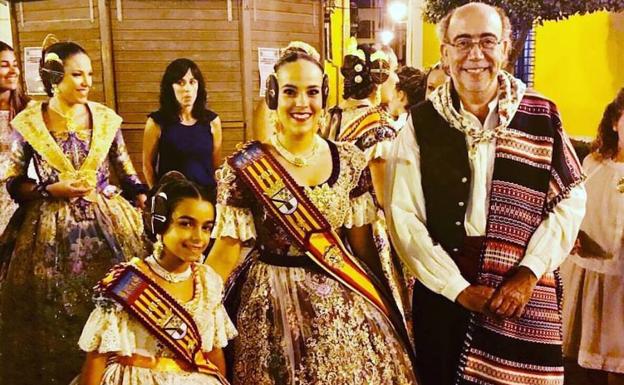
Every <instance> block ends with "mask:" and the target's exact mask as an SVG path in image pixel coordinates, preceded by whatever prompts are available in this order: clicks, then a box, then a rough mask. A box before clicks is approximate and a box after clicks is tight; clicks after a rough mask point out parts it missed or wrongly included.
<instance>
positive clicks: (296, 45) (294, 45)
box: [282, 40, 321, 61]
mask: <svg viewBox="0 0 624 385" xmlns="http://www.w3.org/2000/svg"><path fill="white" fill-rule="evenodd" d="M289 49H300V50H302V51H303V52H305V53H306V54H308V55H310V56H312V57H313V58H314V59H315V60H316V61H320V60H321V55H320V54H319V53H318V51H317V50H316V49H315V48H314V47H312V46H311V45H310V44H308V43H306V42H303V41H298V40H294V41H291V42H290V43H288V46H287V47H286V48H284V49H283V50H282V53H284V52H286V51H288V50H289Z"/></svg>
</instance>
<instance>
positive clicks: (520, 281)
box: [488, 266, 537, 318]
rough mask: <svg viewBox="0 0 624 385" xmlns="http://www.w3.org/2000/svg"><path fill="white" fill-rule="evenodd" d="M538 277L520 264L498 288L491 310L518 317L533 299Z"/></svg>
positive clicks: (505, 316) (498, 313) (504, 315)
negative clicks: (532, 295)
mask: <svg viewBox="0 0 624 385" xmlns="http://www.w3.org/2000/svg"><path fill="white" fill-rule="evenodd" d="M536 284H537V277H536V276H535V275H534V274H533V272H532V271H531V270H530V269H528V268H526V267H523V266H520V267H518V268H517V269H516V271H515V272H514V273H513V274H512V275H511V276H509V277H507V278H506V279H505V280H504V281H503V283H502V284H501V285H500V286H499V288H498V289H497V290H496V292H495V293H494V295H493V296H492V300H491V301H490V305H489V309H488V310H489V311H490V312H491V313H492V314H494V315H496V316H499V317H503V318H518V317H520V316H521V315H522V313H524V307H525V306H526V304H527V303H529V300H530V299H531V294H533V289H535V285H536Z"/></svg>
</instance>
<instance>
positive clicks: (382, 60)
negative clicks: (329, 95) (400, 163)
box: [329, 39, 411, 331]
mask: <svg viewBox="0 0 624 385" xmlns="http://www.w3.org/2000/svg"><path fill="white" fill-rule="evenodd" d="M395 69H396V62H395V60H392V58H391V57H390V56H388V55H387V54H386V53H385V52H383V51H382V50H377V49H375V48H374V47H373V46H370V45H368V44H360V45H357V42H356V41H355V40H354V39H352V40H351V42H350V45H349V48H348V50H347V54H346V55H345V57H344V60H343V64H342V67H341V68H340V73H341V74H342V76H343V77H344V93H343V97H344V99H345V100H344V102H342V103H341V104H340V107H334V108H332V109H331V112H332V114H331V119H330V121H329V132H330V137H335V140H336V141H340V142H349V143H352V144H355V145H356V146H357V147H358V148H359V149H360V150H362V151H363V152H364V154H365V155H366V161H367V164H368V167H369V168H370V172H371V178H372V182H373V187H374V189H373V190H374V193H375V202H376V203H377V207H378V209H377V219H376V220H375V221H374V222H373V224H372V228H373V235H374V239H375V245H376V247H377V250H378V254H379V258H380V261H381V263H380V265H381V268H382V271H383V277H384V279H385V281H386V284H387V285H388V286H389V288H390V290H391V292H392V295H393V297H394V300H395V301H396V302H397V304H398V305H399V308H400V309H401V311H402V313H403V315H404V317H405V322H406V324H409V322H410V320H409V317H410V314H411V306H410V303H411V300H410V299H409V293H408V290H407V283H406V282H405V278H404V276H405V274H404V273H403V270H404V269H403V267H402V266H401V263H400V261H399V260H398V258H396V256H395V255H394V253H393V251H392V247H391V244H390V238H389V236H388V233H387V228H386V220H385V215H384V212H383V209H382V208H383V204H384V189H385V186H384V180H385V173H386V161H387V159H388V158H389V156H390V151H391V148H392V141H393V140H394V139H395V138H396V136H397V127H396V124H395V122H394V119H393V117H392V116H391V115H390V113H389V112H388V111H387V107H388V105H389V104H390V103H391V102H392V100H393V96H394V90H395V89H396V84H397V82H398V80H399V79H398V76H397V74H396V72H395ZM408 330H410V331H411V327H408Z"/></svg>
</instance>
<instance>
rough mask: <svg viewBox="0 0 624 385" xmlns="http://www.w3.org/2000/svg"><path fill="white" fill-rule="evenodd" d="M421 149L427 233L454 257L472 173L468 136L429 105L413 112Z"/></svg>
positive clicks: (459, 243)
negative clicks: (467, 142) (452, 125)
mask: <svg viewBox="0 0 624 385" xmlns="http://www.w3.org/2000/svg"><path fill="white" fill-rule="evenodd" d="M411 116H412V123H413V125H414V132H415V133H416V140H417V142H418V146H419V147H420V172H421V175H422V188H423V192H424V195H425V208H426V213H427V229H428V230H429V234H430V235H431V238H432V239H433V241H434V242H437V243H439V244H440V245H441V246H442V247H443V248H444V250H445V251H446V252H447V253H449V255H450V256H451V257H454V256H455V255H457V253H458V252H459V251H460V250H461V248H462V245H463V242H464V237H465V236H466V230H465V228H464V220H465V217H466V207H467V206H468V199H469V198H470V182H471V173H470V165H469V163H468V148H467V145H466V138H465V135H464V134H463V133H462V132H460V131H458V130H457V129H455V128H453V127H451V126H450V124H449V123H448V122H446V121H445V120H444V119H443V118H442V117H441V116H440V115H439V114H438V112H437V111H436V110H435V108H434V107H433V104H432V103H431V102H430V101H428V100H427V101H426V102H424V103H420V104H418V105H417V106H415V107H414V108H413V109H412V111H411Z"/></svg>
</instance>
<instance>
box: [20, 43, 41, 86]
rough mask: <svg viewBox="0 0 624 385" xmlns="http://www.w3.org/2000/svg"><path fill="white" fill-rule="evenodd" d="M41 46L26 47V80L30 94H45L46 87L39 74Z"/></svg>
mask: <svg viewBox="0 0 624 385" xmlns="http://www.w3.org/2000/svg"><path fill="white" fill-rule="evenodd" d="M40 61H41V47H24V80H25V81H26V92H27V93H28V95H45V94H46V92H45V88H44V87H43V82H42V81H41V76H39V62H40Z"/></svg>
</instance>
